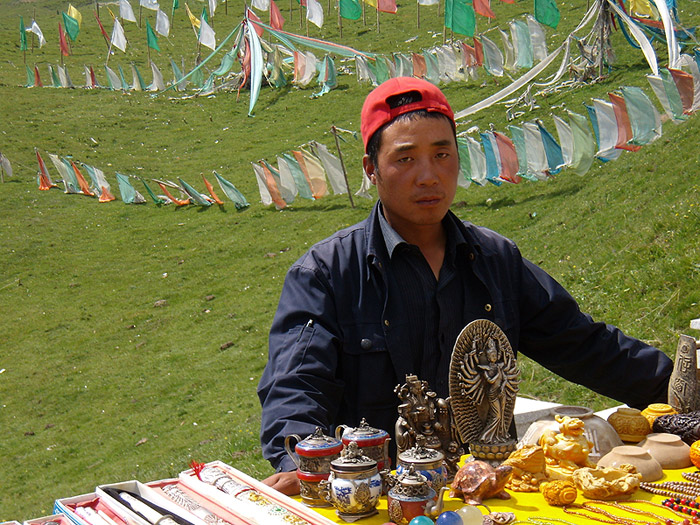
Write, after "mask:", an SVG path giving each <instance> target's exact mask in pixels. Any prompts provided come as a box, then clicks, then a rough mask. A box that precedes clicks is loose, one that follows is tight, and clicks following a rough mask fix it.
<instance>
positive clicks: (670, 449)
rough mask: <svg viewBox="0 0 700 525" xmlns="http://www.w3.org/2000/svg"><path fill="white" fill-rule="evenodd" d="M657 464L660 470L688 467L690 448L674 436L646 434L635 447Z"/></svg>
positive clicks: (690, 463)
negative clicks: (647, 454)
mask: <svg viewBox="0 0 700 525" xmlns="http://www.w3.org/2000/svg"><path fill="white" fill-rule="evenodd" d="M637 446H638V447H639V448H643V449H644V450H646V451H647V452H649V454H650V455H651V457H652V458H654V459H655V460H656V461H658V462H659V465H661V468H664V469H667V468H668V469H678V468H687V467H690V466H691V465H692V464H693V463H692V462H691V461H690V446H689V445H688V444H687V443H684V442H683V440H682V439H681V437H680V436H677V435H675V434H665V433H654V434H648V435H647V437H646V438H644V439H643V440H642V441H640V443H639V444H638V445H637Z"/></svg>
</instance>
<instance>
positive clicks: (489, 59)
mask: <svg viewBox="0 0 700 525" xmlns="http://www.w3.org/2000/svg"><path fill="white" fill-rule="evenodd" d="M481 45H482V46H483V48H484V64H485V67H486V71H488V72H489V73H490V74H492V75H493V76H495V77H502V76H503V54H502V53H501V50H500V49H498V46H497V45H496V44H495V43H494V42H493V41H492V40H491V39H489V38H487V37H485V36H483V35H482V37H481Z"/></svg>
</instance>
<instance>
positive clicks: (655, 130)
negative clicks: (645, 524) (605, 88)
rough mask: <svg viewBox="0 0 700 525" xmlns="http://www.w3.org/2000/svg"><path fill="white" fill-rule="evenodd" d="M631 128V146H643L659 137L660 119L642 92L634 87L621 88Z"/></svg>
mask: <svg viewBox="0 0 700 525" xmlns="http://www.w3.org/2000/svg"><path fill="white" fill-rule="evenodd" d="M622 96H623V97H624V98H625V103H626V104H627V113H628V115H629V118H630V125H631V126H632V141H631V142H632V144H639V145H642V146H643V145H645V144H649V143H650V142H653V141H655V140H656V139H657V138H659V137H660V136H661V117H660V115H659V112H658V111H657V110H656V107H655V106H654V104H652V102H651V100H649V97H647V95H646V93H644V91H643V90H642V89H641V88H639V87H636V86H624V87H622Z"/></svg>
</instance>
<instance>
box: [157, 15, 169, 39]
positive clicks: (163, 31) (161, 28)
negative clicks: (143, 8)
mask: <svg viewBox="0 0 700 525" xmlns="http://www.w3.org/2000/svg"><path fill="white" fill-rule="evenodd" d="M156 33H158V34H159V35H163V36H168V35H170V20H168V15H166V14H165V13H164V12H163V11H161V10H160V9H158V11H156Z"/></svg>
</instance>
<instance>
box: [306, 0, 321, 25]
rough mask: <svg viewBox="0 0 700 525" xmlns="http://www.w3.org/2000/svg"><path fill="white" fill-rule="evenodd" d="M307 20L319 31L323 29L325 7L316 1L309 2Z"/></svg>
mask: <svg viewBox="0 0 700 525" xmlns="http://www.w3.org/2000/svg"><path fill="white" fill-rule="evenodd" d="M306 19H307V20H308V21H309V22H311V23H312V24H313V25H315V26H316V27H318V28H319V29H320V28H321V27H323V7H321V4H320V3H319V2H317V1H316V0H307V2H306Z"/></svg>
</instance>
